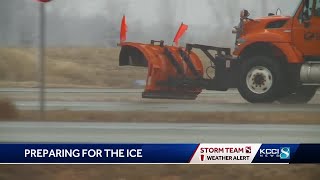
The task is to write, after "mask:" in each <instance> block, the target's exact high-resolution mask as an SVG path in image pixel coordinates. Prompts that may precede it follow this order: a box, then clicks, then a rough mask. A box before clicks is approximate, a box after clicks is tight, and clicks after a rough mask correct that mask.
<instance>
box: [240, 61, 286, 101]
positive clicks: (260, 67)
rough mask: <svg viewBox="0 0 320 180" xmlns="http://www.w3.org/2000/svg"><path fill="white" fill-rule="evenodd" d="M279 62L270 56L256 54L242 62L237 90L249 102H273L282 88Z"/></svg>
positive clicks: (282, 76) (282, 80)
mask: <svg viewBox="0 0 320 180" xmlns="http://www.w3.org/2000/svg"><path fill="white" fill-rule="evenodd" d="M284 77H285V76H284V75H283V72H282V71H281V64H280V62H279V61H275V60H273V59H272V58H269V57H264V56H256V57H252V58H250V59H248V60H247V61H245V62H244V63H243V64H242V67H241V71H240V84H239V86H238V90H239V92H240V94H241V96H242V97H243V98H244V99H245V100H247V101H248V102H250V103H271V102H274V101H275V100H276V99H277V98H278V97H279V96H280V95H281V93H282V91H283V90H284V88H283V87H284V84H285V81H284Z"/></svg>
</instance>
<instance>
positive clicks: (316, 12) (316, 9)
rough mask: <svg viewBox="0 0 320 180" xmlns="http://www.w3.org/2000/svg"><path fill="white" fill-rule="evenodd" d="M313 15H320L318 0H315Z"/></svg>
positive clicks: (319, 2) (319, 0)
mask: <svg viewBox="0 0 320 180" xmlns="http://www.w3.org/2000/svg"><path fill="white" fill-rule="evenodd" d="M314 16H317V17H320V0H317V2H316V7H315V13H314Z"/></svg>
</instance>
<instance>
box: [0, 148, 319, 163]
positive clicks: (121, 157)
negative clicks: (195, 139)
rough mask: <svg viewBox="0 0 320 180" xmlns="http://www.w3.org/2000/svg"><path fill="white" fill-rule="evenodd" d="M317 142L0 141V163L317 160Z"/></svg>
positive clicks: (313, 161)
mask: <svg viewBox="0 0 320 180" xmlns="http://www.w3.org/2000/svg"><path fill="white" fill-rule="evenodd" d="M319 152H320V144H0V164H295V163H305V164H307V163H310V164H317V163H320V153H319Z"/></svg>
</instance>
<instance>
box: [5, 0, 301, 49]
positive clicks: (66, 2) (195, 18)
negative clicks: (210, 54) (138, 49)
mask: <svg viewBox="0 0 320 180" xmlns="http://www.w3.org/2000/svg"><path fill="white" fill-rule="evenodd" d="M298 1H300V0H281V1H280V0H54V1H53V2H51V3H48V4H47V5H46V6H47V7H46V8H47V19H48V21H47V24H48V26H47V29H48V33H47V36H48V44H49V45H50V46H115V45H116V43H117V41H118V39H119V28H120V21H121V18H122V15H123V14H125V15H126V16H127V23H128V28H129V31H128V40H129V41H140V42H149V41H150V40H151V39H157V40H160V39H163V40H165V41H166V42H168V43H171V42H172V39H173V37H174V35H175V32H176V30H177V29H178V27H179V25H180V23H181V22H184V23H186V24H188V25H189V30H188V32H187V34H186V35H185V37H184V39H183V42H191V43H202V44H211V45H217V46H226V47H230V46H232V44H233V42H234V35H232V34H231V29H232V27H233V26H235V25H236V24H237V23H238V21H239V11H240V10H241V9H243V8H246V9H248V10H249V11H250V12H251V15H252V17H257V16H262V15H266V14H267V13H268V12H275V11H276V10H277V8H281V9H282V13H283V14H285V15H291V14H292V13H293V11H294V9H295V8H296V6H297V4H298ZM37 5H38V4H37V3H36V2H35V0H0V28H1V30H0V44H1V45H2V46H17V45H33V44H34V40H35V38H36V32H37V31H36V30H37V29H36V25H37V21H36V20H37V19H36V17H37Z"/></svg>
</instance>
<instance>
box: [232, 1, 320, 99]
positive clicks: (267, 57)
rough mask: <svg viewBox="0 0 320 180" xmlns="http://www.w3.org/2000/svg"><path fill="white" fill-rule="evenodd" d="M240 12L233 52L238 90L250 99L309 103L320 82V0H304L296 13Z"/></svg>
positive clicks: (245, 97)
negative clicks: (260, 14) (237, 67)
mask: <svg viewBox="0 0 320 180" xmlns="http://www.w3.org/2000/svg"><path fill="white" fill-rule="evenodd" d="M249 16H250V13H249V11H247V10H243V11H241V13H240V23H239V25H238V26H236V27H235V30H234V31H233V32H234V33H236V34H237V36H236V43H235V50H234V52H233V55H235V56H236V57H237V59H238V60H239V61H240V62H241V65H240V75H239V77H240V82H239V85H238V86H239V87H238V90H239V92H240V94H241V95H242V97H243V98H244V99H246V100H248V101H249V102H253V103H259V102H273V101H275V100H277V101H279V102H283V103H306V102H308V101H309V100H311V98H312V97H313V96H314V95H315V93H316V91H317V88H318V86H319V84H320V0H301V1H300V3H299V4H298V5H297V8H296V10H295V12H294V13H293V15H292V16H282V15H280V14H279V13H277V14H276V15H274V14H272V13H270V14H269V16H267V17H261V18H255V19H251V18H249Z"/></svg>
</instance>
